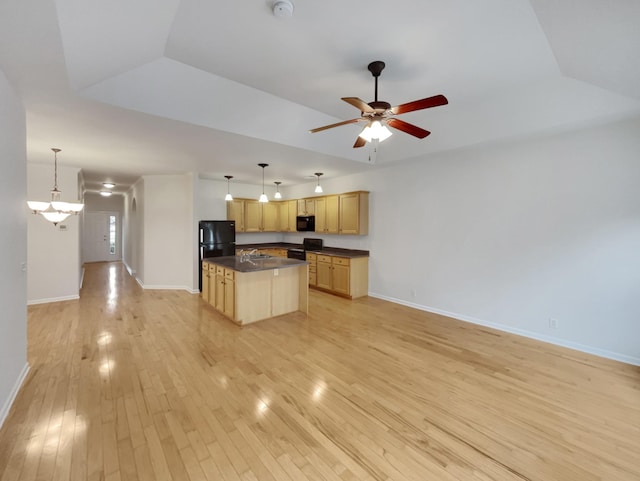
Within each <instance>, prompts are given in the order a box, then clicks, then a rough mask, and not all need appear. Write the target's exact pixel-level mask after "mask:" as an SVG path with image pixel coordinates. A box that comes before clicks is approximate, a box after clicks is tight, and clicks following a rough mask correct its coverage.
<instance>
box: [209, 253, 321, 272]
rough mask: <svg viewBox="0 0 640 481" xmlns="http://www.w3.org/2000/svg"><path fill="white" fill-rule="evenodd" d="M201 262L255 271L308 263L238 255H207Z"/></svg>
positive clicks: (244, 270)
mask: <svg viewBox="0 0 640 481" xmlns="http://www.w3.org/2000/svg"><path fill="white" fill-rule="evenodd" d="M203 262H208V263H210V264H215V265H218V266H222V267H226V268H227V269H233V270H234V271H237V272H256V271H266V270H271V269H285V268H287V267H298V266H303V265H307V264H308V262H307V261H300V260H298V259H286V258H283V257H265V258H260V259H250V260H245V261H241V260H240V256H225V257H208V258H206V259H203Z"/></svg>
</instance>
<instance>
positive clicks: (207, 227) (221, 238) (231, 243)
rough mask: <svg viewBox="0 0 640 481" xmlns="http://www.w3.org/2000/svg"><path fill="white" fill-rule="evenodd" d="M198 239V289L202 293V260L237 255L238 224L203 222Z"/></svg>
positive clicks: (200, 225)
mask: <svg viewBox="0 0 640 481" xmlns="http://www.w3.org/2000/svg"><path fill="white" fill-rule="evenodd" d="M198 239H199V242H200V245H199V246H198V252H199V253H200V258H199V259H198V289H200V291H202V259H206V258H207V257H221V256H235V255H236V223H235V221H233V220H201V221H200V223H199V225H198Z"/></svg>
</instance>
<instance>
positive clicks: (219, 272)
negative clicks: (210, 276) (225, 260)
mask: <svg viewBox="0 0 640 481" xmlns="http://www.w3.org/2000/svg"><path fill="white" fill-rule="evenodd" d="M214 267H215V268H216V275H218V276H224V267H222V266H214Z"/></svg>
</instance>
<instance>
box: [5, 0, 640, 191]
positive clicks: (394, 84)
mask: <svg viewBox="0 0 640 481" xmlns="http://www.w3.org/2000/svg"><path fill="white" fill-rule="evenodd" d="M272 6H273V1H271V0H261V1H242V2H240V1H237V2H234V1H226V2H222V1H213V0H207V1H204V0H137V1H135V2H131V1H128V0H111V1H109V2H95V1H78V0H55V1H54V0H2V1H1V2H0V69H1V70H2V71H3V72H4V73H5V75H6V76H7V78H8V79H9V80H10V82H11V83H12V84H13V85H14V86H15V88H16V90H17V91H18V92H19V94H20V95H21V97H22V98H23V99H24V103H25V108H26V111H27V135H28V142H27V149H28V157H29V160H30V161H32V162H41V163H48V164H50V163H51V161H52V157H51V152H50V150H49V149H50V148H51V147H60V148H61V149H63V152H61V154H60V156H59V161H60V163H61V164H66V165H73V166H77V167H81V168H82V169H83V172H84V174H85V178H86V180H87V186H88V187H89V188H96V189H97V188H98V187H99V182H101V181H102V180H105V179H107V178H109V179H112V180H114V181H116V182H117V183H118V184H120V188H121V189H122V188H125V187H126V185H127V184H129V183H130V182H131V181H132V180H134V179H135V178H137V177H138V176H140V175H144V174H158V173H179V172H197V173H199V174H201V175H203V176H208V177H212V178H216V179H220V180H223V175H225V174H229V175H234V176H235V178H236V180H237V181H239V182H246V183H259V182H260V181H261V171H260V168H259V167H257V165H256V164H257V163H258V162H266V163H269V164H271V165H270V167H269V169H268V171H267V173H266V178H267V181H268V182H272V181H275V180H280V181H282V182H283V185H284V186H286V185H291V184H298V183H301V182H308V181H309V180H308V176H310V175H313V173H314V172H318V171H320V172H324V173H325V177H333V176H339V175H345V174H348V173H352V172H358V171H361V170H364V169H371V168H375V165H372V164H373V163H374V162H375V164H376V165H388V163H390V162H402V161H403V160H407V159H413V158H416V157H426V156H428V155H429V154H432V153H435V152H442V151H446V150H451V149H459V148H468V147H472V146H474V145H478V144H486V143H490V142H500V141H505V140H509V139H514V138H516V139H517V138H522V137H529V136H536V135H546V134H548V133H552V132H556V131H562V130H567V129H572V128H578V127H582V126H585V125H588V124H594V123H596V124H597V123H603V122H607V121H610V120H612V119H617V118H621V117H627V116H635V115H640V61H639V60H638V55H637V52H638V50H639V47H640V28H638V25H640V2H637V1H636V0H616V2H601V1H599V0H582V1H580V2H576V1H573V0H485V1H483V2H469V1H465V0H449V1H446V2H445V1H435V0H397V1H394V2H388V1H380V0H366V1H365V0H351V1H349V2H344V1H341V0H325V1H322V2H312V1H308V0H294V13H293V16H292V17H291V18H278V17H276V16H274V15H273V13H272ZM373 60H383V61H384V62H385V63H386V69H385V70H384V71H383V73H382V76H381V77H380V79H379V98H380V100H386V101H388V102H389V103H391V104H392V105H396V104H400V103H404V102H407V101H411V100H415V99H421V98H424V97H429V96H432V95H435V94H444V95H446V96H447V98H448V99H449V105H446V106H443V107H437V108H433V109H428V110H423V111H418V112H411V113H407V114H405V115H403V117H402V118H403V120H406V121H408V122H411V123H413V124H416V125H418V126H421V127H423V128H425V129H427V130H429V131H431V132H432V134H431V135H430V136H429V137H427V138H425V139H423V140H418V139H416V138H414V137H411V136H409V135H406V134H404V133H402V132H400V131H395V132H394V135H393V136H392V137H391V138H390V139H388V140H386V141H385V142H384V143H382V144H380V146H379V148H378V152H377V154H376V155H373V156H372V151H371V149H370V148H369V146H366V147H364V148H361V149H353V148H352V145H353V142H354V140H355V138H356V136H357V135H358V133H359V131H360V130H361V128H362V126H361V125H346V126H342V127H339V128H335V129H331V130H327V131H324V132H319V133H315V134H310V133H309V132H308V130H309V129H311V128H314V127H319V126H322V125H325V124H330V123H334V122H339V121H341V120H347V119H351V118H354V117H358V116H359V112H358V111H357V109H355V108H353V107H352V106H350V105H348V104H347V103H345V102H343V101H341V100H340V98H341V97H346V96H351V97H360V98H362V99H363V100H365V101H366V102H368V101H371V100H373V96H374V91H373V88H374V82H373V78H372V76H371V74H370V73H369V72H368V71H367V64H368V63H369V62H371V61H373Z"/></svg>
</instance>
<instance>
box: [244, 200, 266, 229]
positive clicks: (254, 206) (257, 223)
mask: <svg viewBox="0 0 640 481" xmlns="http://www.w3.org/2000/svg"><path fill="white" fill-rule="evenodd" d="M244 231H245V232H262V204H261V203H260V202H258V201H257V200H245V201H244Z"/></svg>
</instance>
